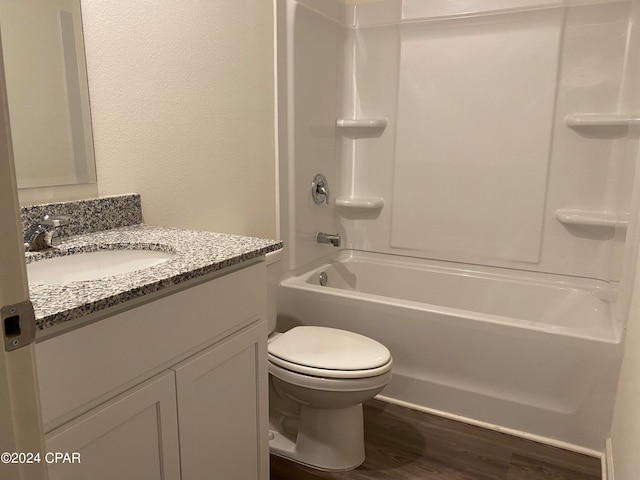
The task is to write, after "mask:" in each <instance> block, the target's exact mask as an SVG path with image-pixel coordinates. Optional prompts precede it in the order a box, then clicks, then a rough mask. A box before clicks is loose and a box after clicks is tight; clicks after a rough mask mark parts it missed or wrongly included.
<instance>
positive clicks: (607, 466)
mask: <svg viewBox="0 0 640 480" xmlns="http://www.w3.org/2000/svg"><path fill="white" fill-rule="evenodd" d="M602 480H615V479H614V474H613V446H612V445H611V437H609V438H607V441H606V443H605V450H604V455H603V456H602Z"/></svg>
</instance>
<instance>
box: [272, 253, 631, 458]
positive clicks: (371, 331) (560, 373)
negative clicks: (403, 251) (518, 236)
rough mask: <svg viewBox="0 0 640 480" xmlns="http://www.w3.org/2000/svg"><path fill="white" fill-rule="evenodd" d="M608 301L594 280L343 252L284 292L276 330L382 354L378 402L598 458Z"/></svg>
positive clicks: (609, 383) (608, 379)
mask: <svg viewBox="0 0 640 480" xmlns="http://www.w3.org/2000/svg"><path fill="white" fill-rule="evenodd" d="M321 272H324V273H325V274H326V285H324V286H323V285H321V284H320V276H321ZM607 292H608V289H607V284H606V283H605V282H598V281H593V280H586V279H571V278H566V277H564V278H560V277H558V276H551V275H544V274H533V273H526V272H522V273H518V274H516V273H515V272H513V273H509V274H505V273H504V272H502V273H500V272H496V271H491V270H488V269H485V270H482V269H480V268H469V267H463V266H460V265H459V266H457V267H449V266H446V265H444V264H442V263H440V264H434V263H430V262H428V261H424V260H417V259H408V258H407V257H397V256H393V255H384V254H374V253H365V252H357V251H342V252H341V253H340V254H339V255H338V256H337V258H335V259H334V260H331V261H328V262H326V263H324V264H322V265H319V266H317V267H315V268H312V269H309V270H308V271H306V272H303V273H302V274H299V275H295V276H291V277H288V278H285V279H284V280H283V281H282V282H281V283H280V289H279V298H278V326H279V328H283V329H287V328H291V327H292V326H294V325H300V324H305V325H323V326H329V327H336V328H343V329H346V330H351V331H354V332H358V333H361V334H364V335H367V336H369V337H371V338H374V339H376V340H378V341H380V342H381V343H383V344H384V345H386V346H387V347H388V348H389V349H390V350H391V353H392V355H393V361H394V369H393V378H392V380H391V383H390V384H389V385H388V386H387V388H386V389H385V390H384V391H383V392H382V393H381V395H379V398H381V399H382V400H386V401H389V402H392V403H398V404H402V405H406V406H409V407H412V408H416V409H420V410H425V411H429V412H433V413H437V414H441V415H446V416H450V417H455V418H459V419H462V420H465V421H469V422H472V423H476V424H480V425H482V426H486V427H490V428H496V429H501V430H505V431H508V432H510V433H514V434H518V435H522V436H525V437H528V438H534V439H536V440H540V441H544V442H548V443H551V444H554V445H559V446H562V447H565V448H571V449H575V450H578V451H585V452H586V453H592V454H597V453H600V452H602V451H603V448H604V445H605V440H606V437H607V434H608V430H609V426H610V422H611V413H612V409H613V401H614V394H615V390H616V382H617V374H616V373H615V372H617V371H618V367H619V362H620V359H621V344H620V338H619V334H618V333H616V331H615V329H614V328H613V325H612V320H611V305H610V302H609V299H608V297H609V294H608V293H607Z"/></svg>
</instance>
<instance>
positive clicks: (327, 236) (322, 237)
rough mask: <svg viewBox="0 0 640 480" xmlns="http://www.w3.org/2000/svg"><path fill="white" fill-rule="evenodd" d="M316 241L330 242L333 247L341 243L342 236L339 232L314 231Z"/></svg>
mask: <svg viewBox="0 0 640 480" xmlns="http://www.w3.org/2000/svg"><path fill="white" fill-rule="evenodd" d="M316 241H317V242H318V243H330V244H331V245H333V246H334V247H339V246H340V245H341V244H342V238H340V234H339V233H324V232H318V233H316Z"/></svg>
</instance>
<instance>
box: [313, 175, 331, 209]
mask: <svg viewBox="0 0 640 480" xmlns="http://www.w3.org/2000/svg"><path fill="white" fill-rule="evenodd" d="M311 196H312V197H313V201H314V202H315V203H316V204H318V205H320V204H321V203H326V204H327V205H329V182H327V177H325V176H324V175H322V174H321V173H319V174H317V175H316V176H315V177H314V179H313V182H312V183H311Z"/></svg>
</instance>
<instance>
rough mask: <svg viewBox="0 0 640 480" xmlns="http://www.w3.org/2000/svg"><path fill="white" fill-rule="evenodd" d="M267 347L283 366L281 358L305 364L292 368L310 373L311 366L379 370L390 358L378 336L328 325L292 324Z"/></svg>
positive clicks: (270, 353) (324, 368)
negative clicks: (289, 328) (371, 336)
mask: <svg viewBox="0 0 640 480" xmlns="http://www.w3.org/2000/svg"><path fill="white" fill-rule="evenodd" d="M268 351H269V355H270V356H271V357H272V360H276V363H278V364H280V365H281V366H285V365H283V362H282V361H284V362H287V363H289V364H294V365H298V366H301V367H303V368H301V369H296V368H293V369H294V370H300V371H301V372H304V373H307V374H309V373H312V372H310V370H312V369H319V370H329V371H352V372H355V371H358V370H379V369H380V367H383V366H385V365H387V364H388V363H389V362H390V361H391V353H390V352H389V350H388V349H387V347H385V346H384V345H382V344H380V343H378V342H376V341H375V340H373V339H371V338H368V337H365V336H363V335H359V334H357V333H353V332H347V331H345V330H338V329H336V328H327V327H308V326H303V327H295V328H292V329H291V330H289V331H288V332H286V333H284V334H282V335H280V336H279V337H278V338H276V339H275V340H274V341H272V342H270V343H269V346H268ZM273 357H276V358H273ZM277 360H281V361H277ZM285 368H286V366H285ZM384 370H386V369H384ZM365 376H367V375H365Z"/></svg>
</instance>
